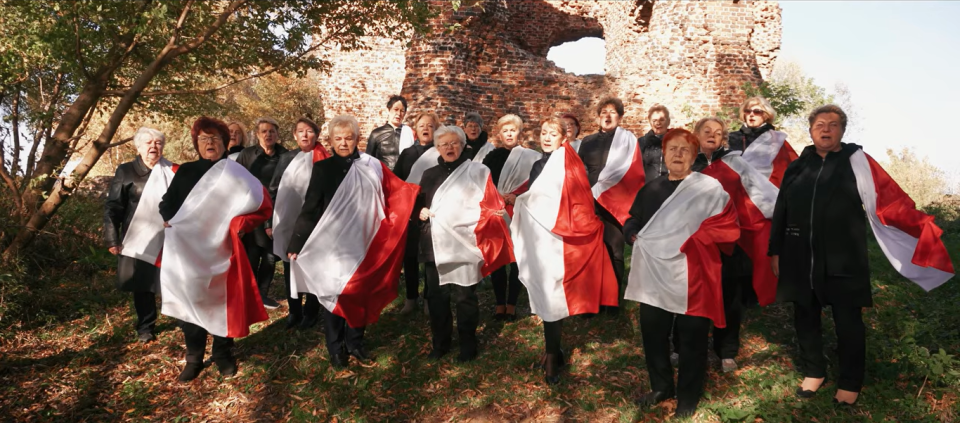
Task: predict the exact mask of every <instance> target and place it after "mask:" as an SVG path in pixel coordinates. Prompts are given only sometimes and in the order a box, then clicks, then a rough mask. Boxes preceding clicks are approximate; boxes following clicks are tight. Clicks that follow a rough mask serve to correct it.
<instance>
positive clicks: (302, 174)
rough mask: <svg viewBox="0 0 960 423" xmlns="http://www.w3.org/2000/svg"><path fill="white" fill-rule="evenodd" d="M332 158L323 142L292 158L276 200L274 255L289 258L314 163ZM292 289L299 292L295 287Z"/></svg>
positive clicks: (281, 180) (274, 208)
mask: <svg viewBox="0 0 960 423" xmlns="http://www.w3.org/2000/svg"><path fill="white" fill-rule="evenodd" d="M329 157H330V153H328V152H327V149H325V148H323V146H322V145H320V143H317V144H316V145H314V147H313V151H301V152H299V153H297V156H296V157H294V158H293V160H291V161H290V164H289V165H287V168H286V169H285V170H284V171H283V175H282V176H281V177H280V186H279V187H277V200H276V202H275V203H274V205H273V226H272V227H273V254H274V255H276V256H277V257H280V258H281V259H282V260H283V261H290V259H289V258H287V247H288V246H289V245H290V239H291V238H293V226H294V224H296V223H297V217H298V216H300V210H301V209H303V202H304V201H305V199H306V197H307V187H308V186H310V177H311V176H313V164H314V163H316V162H319V161H320V160H324V159H326V158H329ZM290 292H299V291H296V290H292V291H290Z"/></svg>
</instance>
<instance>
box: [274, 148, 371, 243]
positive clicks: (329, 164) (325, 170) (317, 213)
mask: <svg viewBox="0 0 960 423" xmlns="http://www.w3.org/2000/svg"><path fill="white" fill-rule="evenodd" d="M359 158H360V153H358V152H357V151H356V150H354V152H353V154H352V155H350V156H349V157H340V156H338V155H333V156H332V157H330V158H327V159H324V160H321V161H319V162H316V163H314V164H313V174H312V175H311V176H310V185H309V186H308V187H307V195H306V198H305V199H304V201H303V208H302V209H301V210H300V216H298V217H297V222H296V223H295V224H294V226H293V236H292V237H291V238H290V245H289V246H288V247H287V252H288V253H294V254H300V250H302V249H303V245H304V244H305V243H306V242H307V238H310V234H311V233H313V229H314V228H316V227H317V223H320V218H321V217H323V212H324V211H326V210H327V206H329V205H330V201H331V200H333V195H334V194H336V193H337V189H339V188H340V184H341V183H343V179H344V177H346V176H347V172H348V171H349V170H350V167H351V166H353V162H354V161H356V160H357V159H359Z"/></svg>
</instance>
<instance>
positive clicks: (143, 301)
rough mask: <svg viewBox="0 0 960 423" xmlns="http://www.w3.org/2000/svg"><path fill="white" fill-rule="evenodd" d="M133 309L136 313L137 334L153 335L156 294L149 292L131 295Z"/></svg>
mask: <svg viewBox="0 0 960 423" xmlns="http://www.w3.org/2000/svg"><path fill="white" fill-rule="evenodd" d="M133 309H134V311H136V312H137V333H140V334H144V333H153V328H154V327H156V326H157V317H158V316H159V314H158V313H157V294H154V293H152V292H150V291H138V292H134V293H133Z"/></svg>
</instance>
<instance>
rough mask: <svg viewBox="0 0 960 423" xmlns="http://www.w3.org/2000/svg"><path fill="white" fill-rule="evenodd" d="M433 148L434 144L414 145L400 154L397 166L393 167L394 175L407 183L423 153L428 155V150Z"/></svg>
mask: <svg viewBox="0 0 960 423" xmlns="http://www.w3.org/2000/svg"><path fill="white" fill-rule="evenodd" d="M432 147H433V142H431V143H429V144H427V145H420V144H413V145H412V146H410V147H408V148H407V149H406V150H403V151H402V152H400V157H399V158H397V165H396V166H394V167H393V174H394V175H397V177H398V178H400V179H402V180H404V181H406V180H407V178H408V177H410V170H411V169H413V164H414V163H416V162H417V159H419V158H420V156H422V155H423V153H426V152H427V150H429V149H430V148H432Z"/></svg>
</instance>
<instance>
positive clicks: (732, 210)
mask: <svg viewBox="0 0 960 423" xmlns="http://www.w3.org/2000/svg"><path fill="white" fill-rule="evenodd" d="M738 238H740V228H739V226H738V225H737V211H736V207H735V206H734V205H733V202H732V201H728V202H727V205H726V206H725V207H724V208H723V211H722V212H720V214H718V215H715V216H712V217H710V218H708V219H706V220H704V221H703V223H701V224H700V228H699V229H697V231H696V232H694V233H693V235H691V236H690V239H688V240H687V242H684V243H683V246H681V247H680V252H681V253H684V254H686V255H687V283H688V286H687V312H686V313H684V314H687V315H690V316H700V317H706V318H708V319H710V320H713V325H714V326H716V327H718V328H724V327H727V320H726V318H725V317H724V314H723V286H722V284H721V282H720V271H721V270H720V268H721V264H720V248H719V247H720V244H729V243H733V242H736V241H737V239H738Z"/></svg>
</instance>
